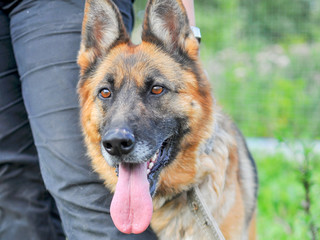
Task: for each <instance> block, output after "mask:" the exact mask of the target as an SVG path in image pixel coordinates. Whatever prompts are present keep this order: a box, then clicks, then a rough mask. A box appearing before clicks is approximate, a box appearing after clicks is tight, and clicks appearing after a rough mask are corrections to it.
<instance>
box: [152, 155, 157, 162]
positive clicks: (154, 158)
mask: <svg viewBox="0 0 320 240" xmlns="http://www.w3.org/2000/svg"><path fill="white" fill-rule="evenodd" d="M157 156H158V155H157V154H155V155H153V157H152V158H151V162H155V161H156V159H157Z"/></svg>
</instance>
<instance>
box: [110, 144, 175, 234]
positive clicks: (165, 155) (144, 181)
mask: <svg viewBox="0 0 320 240" xmlns="http://www.w3.org/2000/svg"><path fill="white" fill-rule="evenodd" d="M171 146H172V141H170V140H166V141H164V142H163V143H162V145H161V147H160V148H159V149H158V150H157V151H156V152H155V154H154V155H153V156H152V157H151V158H150V159H149V161H147V162H142V163H125V162H123V163H120V164H119V165H118V166H117V171H118V182H117V185H116V189H115V192H114V196H113V199H112V202H111V205H110V214H111V218H112V220H113V222H114V224H115V226H116V227H117V228H118V229H119V230H120V231H121V232H124V233H141V232H143V231H144V230H145V229H146V228H147V227H148V226H149V224H150V221H151V217H152V212H153V204H152V196H154V194H155V191H156V185H157V181H158V177H159V174H160V170H161V169H162V168H163V167H164V166H166V165H167V164H168V163H169V159H170V155H171V154H170V153H171V149H172V147H171Z"/></svg>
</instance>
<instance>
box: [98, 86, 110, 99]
mask: <svg viewBox="0 0 320 240" xmlns="http://www.w3.org/2000/svg"><path fill="white" fill-rule="evenodd" d="M110 96H111V92H110V90H109V89H108V88H103V89H101V90H100V92H99V97H100V98H102V99H105V98H109V97H110Z"/></svg>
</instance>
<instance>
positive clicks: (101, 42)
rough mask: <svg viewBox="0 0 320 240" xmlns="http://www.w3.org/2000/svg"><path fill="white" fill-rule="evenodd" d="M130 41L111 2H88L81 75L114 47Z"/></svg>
mask: <svg viewBox="0 0 320 240" xmlns="http://www.w3.org/2000/svg"><path fill="white" fill-rule="evenodd" d="M129 41H130V37H129V35H128V33H127V32H126V28H125V26H124V23H123V21H122V18H121V14H120V12H119V10H118V8H117V6H116V5H115V4H114V3H113V2H112V1H111V0H87V1H86V5H85V10H84V18H83V22H82V36H81V45H80V51H79V55H78V64H79V66H80V68H81V74H84V72H86V70H87V69H88V68H89V67H90V66H91V64H93V63H95V62H96V61H97V59H98V58H99V57H102V56H103V55H105V54H106V53H107V52H108V51H109V50H110V48H112V47H113V46H115V45H117V44H120V43H126V42H129Z"/></svg>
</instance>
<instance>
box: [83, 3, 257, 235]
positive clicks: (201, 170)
mask: <svg viewBox="0 0 320 240" xmlns="http://www.w3.org/2000/svg"><path fill="white" fill-rule="evenodd" d="M100 1H102V2H103V4H100V5H101V6H103V8H105V9H106V12H107V13H111V16H112V17H111V18H112V19H113V20H115V21H116V18H117V17H119V13H118V12H117V11H116V9H115V7H114V5H113V4H112V3H111V1H109V0H106V1H103V0H100ZM165 2H166V4H168V6H172V9H173V10H172V9H171V8H169V9H168V13H167V15H168V16H172V17H173V19H170V20H166V19H167V18H163V17H162V16H160V15H158V14H156V10H155V9H157V6H158V5H161V4H164V3H163V2H162V1H160V0H151V1H149V4H148V7H147V13H146V16H145V22H144V32H143V35H142V40H143V41H142V43H141V44H140V45H138V46H136V45H133V44H132V43H131V42H130V41H129V40H128V39H127V35H126V33H123V31H124V30H123V23H122V22H121V19H120V20H119V19H118V20H119V21H120V23H119V24H118V26H119V29H118V30H117V29H114V28H112V29H111V30H110V31H109V30H108V28H107V25H108V24H107V25H106V26H100V24H101V21H97V22H94V21H91V22H90V23H88V22H89V20H90V19H88V18H90V16H91V18H92V16H95V12H94V11H96V6H95V7H94V8H92V9H91V8H90V6H91V5H90V4H91V1H88V3H87V4H86V10H85V18H84V21H83V24H84V26H83V35H84V36H83V40H82V44H81V49H80V52H79V57H78V63H79V65H80V67H81V72H80V73H81V78H82V79H81V82H80V83H79V88H78V92H79V96H80V104H81V124H82V127H83V132H84V138H85V143H86V145H87V148H88V155H89V156H90V157H91V159H92V165H93V168H94V170H95V171H96V172H98V173H99V175H100V177H101V178H102V179H103V180H104V181H105V185H106V186H107V187H108V188H110V189H111V191H114V189H115V185H116V183H117V176H116V173H115V169H114V168H113V167H110V166H109V165H108V164H107V162H106V160H105V159H104V157H103V156H102V154H101V147H100V146H101V145H100V141H101V136H100V132H99V128H100V127H101V124H102V122H103V120H104V119H105V117H106V113H105V110H104V109H103V103H102V102H101V101H97V100H96V95H97V92H96V91H97V89H99V87H100V85H101V82H103V81H104V79H105V76H106V75H108V74H112V76H115V77H114V78H115V79H114V87H115V88H116V89H119V88H120V86H122V85H123V81H126V84H128V86H133V87H130V90H131V91H133V92H132V94H133V95H134V94H135V91H137V89H140V88H143V87H144V84H145V80H146V78H147V77H148V74H149V73H150V72H151V71H154V70H155V69H156V70H157V71H158V72H160V73H161V76H162V77H164V78H165V79H168V80H169V81H166V84H168V85H169V86H170V88H171V89H177V90H176V91H177V94H176V95H174V97H172V98H170V101H168V102H164V103H163V108H165V111H166V113H170V114H172V115H174V116H184V117H185V118H187V119H188V121H187V124H188V126H186V127H188V130H189V131H188V133H186V134H185V135H184V136H183V139H182V140H181V142H180V145H179V153H178V154H177V156H176V157H175V159H174V161H172V162H171V163H170V164H169V165H168V166H166V167H165V168H163V169H162V170H161V173H160V177H159V180H158V185H157V186H158V187H157V193H156V195H155V196H154V198H153V206H154V213H153V217H152V221H151V226H152V229H153V230H154V231H155V233H156V234H157V235H158V236H159V239H165V240H170V239H197V240H198V239H206V236H205V235H204V233H203V231H201V228H200V227H199V225H198V223H197V222H196V219H195V218H194V216H193V213H192V212H191V211H190V209H189V208H188V207H187V194H186V191H188V190H189V189H190V188H191V187H192V186H194V185H197V186H199V188H200V191H201V193H202V195H203V198H204V201H205V202H206V203H207V205H208V208H209V210H210V212H211V213H212V215H213V217H214V218H215V220H216V221H217V223H218V224H219V227H220V229H221V231H222V233H223V234H224V236H225V238H226V239H228V240H236V239H243V240H244V239H250V240H252V239H255V215H254V216H252V212H253V211H254V209H255V204H256V193H255V190H254V189H255V188H256V186H255V184H256V183H255V172H254V169H253V168H254V167H253V166H252V164H253V163H252V162H251V161H252V160H251V159H250V157H249V153H248V151H247V149H246V144H245V142H244V141H243V139H242V136H241V134H240V133H239V131H238V130H237V129H236V127H235V126H234V124H233V123H232V122H231V121H230V120H229V119H228V118H227V117H226V116H225V115H224V114H222V112H221V110H220V108H219V107H218V106H216V105H215V101H214V99H213V97H212V95H211V88H210V84H209V81H208V80H207V78H206V75H205V74H204V72H203V70H202V68H201V65H200V62H199V56H198V49H199V44H198V42H197V40H196V39H195V38H194V36H193V35H192V33H191V30H190V28H189V27H188V25H187V23H188V22H187V17H186V15H185V10H184V8H183V5H182V2H181V1H180V0H177V1H174V0H172V1H168V0H167V1H165ZM100 5H99V4H98V5H97V6H100ZM114 11H115V12H114ZM176 12H178V14H176ZM179 19H180V21H178V20H179ZM181 19H182V20H184V21H185V23H184V24H182V25H181V26H180V25H179V24H177V23H178V22H179V23H180V22H181V21H182V20H181ZM182 22H183V21H182ZM150 23H152V24H151V25H150ZM87 24H92V25H93V26H94V28H93V29H94V31H93V32H89V33H87V34H94V35H95V36H96V42H95V41H93V42H92V41H91V40H90V42H89V43H88V42H86V41H89V40H87V38H86V31H87V28H86V25H87ZM96 24H98V25H96ZM104 28H106V29H107V30H106V29H104ZM163 29H165V30H163ZM88 31H89V30H88ZM106 33H108V36H105V34H106ZM150 34H151V35H150ZM109 35H111V36H109ZM155 38H156V39H158V40H159V39H160V41H162V42H163V43H164V45H163V46H162V48H161V47H159V46H157V45H156V44H155V43H154V39H155ZM114 39H118V40H117V41H116V40H114ZM158 40H157V41H158ZM101 41H102V42H103V44H102V45H103V46H100V45H101ZM86 44H87V45H90V44H91V45H92V46H93V47H89V48H88V47H86ZM91 45H90V46H91ZM177 47H180V48H181V49H183V50H184V52H185V54H186V55H187V58H189V60H190V61H192V65H191V66H181V63H179V62H177V61H176V59H175V58H174V57H172V56H171V55H170V54H169V53H172V54H175V52H174V49H175V48H177ZM97 59H98V60H99V61H97V62H98V63H99V64H96V65H95V66H94V71H92V72H90V74H88V69H89V70H90V67H92V65H94V62H95V60H97ZM195 70H196V71H195ZM158 80H159V81H161V80H162V79H158ZM128 88H129V87H128ZM127 101H130V99H128V100H127ZM163 101H165V100H163ZM118 109H119V110H118V111H117V112H116V114H117V115H119V117H120V119H121V116H122V115H123V114H124V113H126V112H127V111H130V109H127V107H126V106H125V105H121V106H118ZM107 111H108V110H107ZM135 114H140V115H141V116H148V114H152V113H148V112H147V109H146V107H145V105H144V103H143V102H142V101H137V103H136V105H135Z"/></svg>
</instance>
